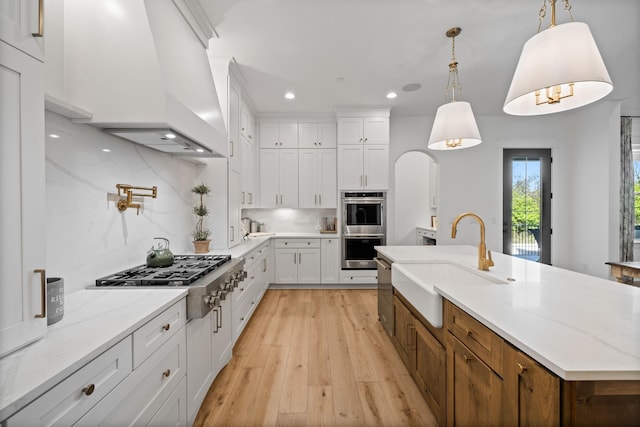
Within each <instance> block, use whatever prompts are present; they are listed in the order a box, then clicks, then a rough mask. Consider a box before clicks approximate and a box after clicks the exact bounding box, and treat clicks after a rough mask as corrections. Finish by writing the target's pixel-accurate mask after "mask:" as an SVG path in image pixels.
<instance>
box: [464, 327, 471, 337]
mask: <svg viewBox="0 0 640 427" xmlns="http://www.w3.org/2000/svg"><path fill="white" fill-rule="evenodd" d="M464 333H465V334H467V336H470V335H471V331H470V330H469V329H466V328H465V330H464Z"/></svg>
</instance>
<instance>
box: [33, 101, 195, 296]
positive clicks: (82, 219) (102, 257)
mask: <svg viewBox="0 0 640 427" xmlns="http://www.w3.org/2000/svg"><path fill="white" fill-rule="evenodd" d="M45 122H46V124H45V127H46V135H45V138H46V166H45V167H46V197H47V203H46V206H47V212H46V229H47V232H46V256H47V275H48V276H49V277H63V278H64V280H65V292H67V293H70V292H73V291H75V290H79V289H83V288H85V287H87V286H88V285H92V284H93V283H94V281H95V279H97V278H100V277H103V276H106V275H108V274H111V273H114V272H117V271H120V270H124V269H126V268H130V267H133V266H136V265H139V264H143V263H145V261H146V252H147V250H148V249H149V248H151V246H152V245H154V244H155V243H156V241H155V240H154V239H153V238H154V237H166V238H167V239H169V240H170V242H171V250H172V252H173V253H184V252H192V251H193V248H192V243H191V231H192V228H193V225H194V217H193V214H192V206H193V203H194V198H193V194H192V193H191V188H192V187H193V185H194V184H195V183H196V176H197V172H198V168H201V167H204V166H202V165H198V164H195V163H191V162H189V161H187V160H181V159H178V158H176V157H173V156H170V155H168V154H165V153H161V152H159V151H156V150H152V149H149V148H146V147H143V146H140V145H137V144H133V143H131V142H128V141H125V140H122V139H120V138H117V137H114V136H111V135H108V134H106V133H104V132H102V131H101V130H99V129H96V128H94V127H92V126H89V125H85V124H74V123H72V122H70V121H69V120H68V119H66V118H65V117H62V116H59V115H57V114H55V113H52V112H49V111H47V112H46V116H45ZM52 135H57V136H58V137H57V138H56V137H53V136H52ZM107 150H108V151H107ZM118 183H120V184H130V185H136V186H142V187H152V186H154V185H155V186H157V187H158V196H157V198H156V199H152V198H146V197H145V198H143V199H142V200H141V201H142V203H143V208H142V209H141V210H140V214H139V215H136V210H135V209H132V208H130V209H128V210H126V211H125V212H122V213H121V212H120V211H118V208H117V206H116V201H117V199H118V198H117V197H116V194H117V189H116V184H118ZM136 201H137V200H136Z"/></svg>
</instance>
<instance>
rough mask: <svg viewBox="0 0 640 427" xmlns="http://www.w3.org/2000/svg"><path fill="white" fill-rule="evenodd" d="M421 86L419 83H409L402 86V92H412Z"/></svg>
mask: <svg viewBox="0 0 640 427" xmlns="http://www.w3.org/2000/svg"><path fill="white" fill-rule="evenodd" d="M421 87H422V85H421V84H420V83H409V84H408V85H404V86H402V90H403V91H405V92H414V91H416V90H418V89H420V88H421Z"/></svg>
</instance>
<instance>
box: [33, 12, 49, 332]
mask: <svg viewBox="0 0 640 427" xmlns="http://www.w3.org/2000/svg"><path fill="white" fill-rule="evenodd" d="M40 3H42V2H40ZM33 272H34V273H38V274H40V314H36V315H35V316H33V317H35V318H38V319H42V318H44V317H47V279H46V273H45V271H44V270H43V269H41V268H38V269H36V270H33Z"/></svg>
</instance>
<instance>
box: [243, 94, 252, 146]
mask: <svg viewBox="0 0 640 427" xmlns="http://www.w3.org/2000/svg"><path fill="white" fill-rule="evenodd" d="M250 123H251V112H250V111H249V108H248V107H247V105H246V104H245V103H244V100H242V99H241V100H240V136H241V137H243V138H245V139H246V140H247V141H249V140H250V135H251V131H250V128H251V125H250Z"/></svg>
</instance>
